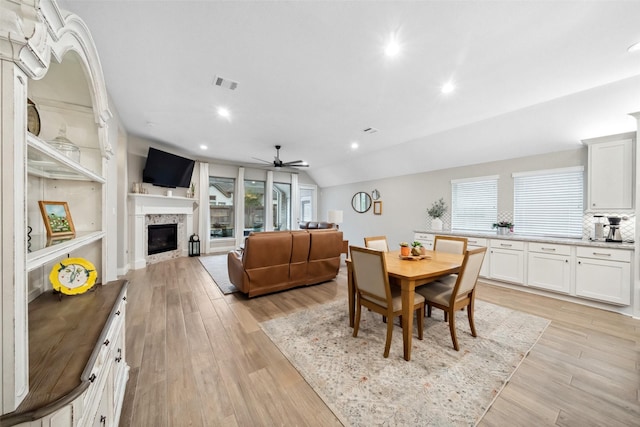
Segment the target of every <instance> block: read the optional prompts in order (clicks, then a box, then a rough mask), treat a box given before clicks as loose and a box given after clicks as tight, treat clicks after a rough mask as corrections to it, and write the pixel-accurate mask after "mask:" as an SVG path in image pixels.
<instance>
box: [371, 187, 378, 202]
mask: <svg viewBox="0 0 640 427" xmlns="http://www.w3.org/2000/svg"><path fill="white" fill-rule="evenodd" d="M371 197H373V200H378V199H379V198H380V192H379V191H378V189H375V190H373V191H372V192H371Z"/></svg>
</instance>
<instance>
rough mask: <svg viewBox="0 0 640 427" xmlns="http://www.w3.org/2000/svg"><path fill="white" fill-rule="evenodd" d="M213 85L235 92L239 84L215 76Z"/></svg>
mask: <svg viewBox="0 0 640 427" xmlns="http://www.w3.org/2000/svg"><path fill="white" fill-rule="evenodd" d="M213 84H214V85H216V86H220V87H223V88H225V89H229V90H235V89H236V88H237V87H238V82H234V81H233V80H229V79H225V78H223V77H220V76H215V78H214V79H213Z"/></svg>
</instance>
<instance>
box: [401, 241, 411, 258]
mask: <svg viewBox="0 0 640 427" xmlns="http://www.w3.org/2000/svg"><path fill="white" fill-rule="evenodd" d="M400 255H402V256H409V255H411V249H410V248H409V244H408V243H407V242H400Z"/></svg>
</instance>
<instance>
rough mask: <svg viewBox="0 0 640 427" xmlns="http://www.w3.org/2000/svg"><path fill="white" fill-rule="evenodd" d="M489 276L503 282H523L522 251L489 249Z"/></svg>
mask: <svg viewBox="0 0 640 427" xmlns="http://www.w3.org/2000/svg"><path fill="white" fill-rule="evenodd" d="M489 268H490V277H491V278H492V279H496V280H504V281H505V282H513V283H519V284H523V283H524V252H523V251H518V250H511V249H498V248H495V249H493V248H492V249H491V253H490V257H489Z"/></svg>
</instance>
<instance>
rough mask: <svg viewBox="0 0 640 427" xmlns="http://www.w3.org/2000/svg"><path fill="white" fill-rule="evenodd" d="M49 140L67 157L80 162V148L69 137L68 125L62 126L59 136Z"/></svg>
mask: <svg viewBox="0 0 640 427" xmlns="http://www.w3.org/2000/svg"><path fill="white" fill-rule="evenodd" d="M47 142H48V143H49V145H51V146H52V147H53V148H55V149H56V150H58V151H59V152H61V153H62V154H63V155H65V156H66V157H68V158H70V159H71V160H73V161H75V162H78V163H79V162H80V148H79V147H78V146H77V145H76V144H74V143H73V142H71V141H69V139H68V138H67V125H62V126H60V132H59V133H58V136H56V137H55V138H54V139H52V140H51V141H47Z"/></svg>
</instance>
